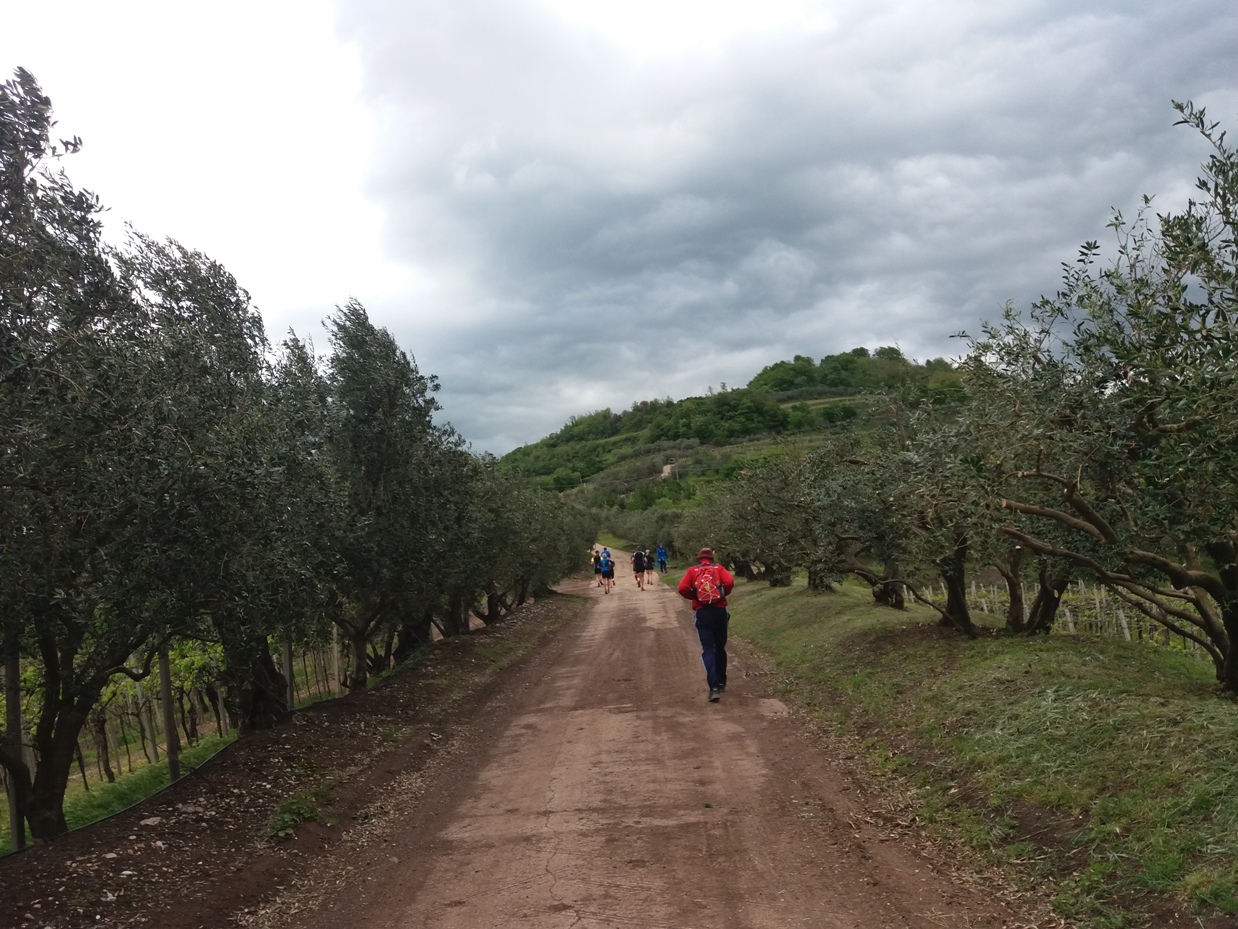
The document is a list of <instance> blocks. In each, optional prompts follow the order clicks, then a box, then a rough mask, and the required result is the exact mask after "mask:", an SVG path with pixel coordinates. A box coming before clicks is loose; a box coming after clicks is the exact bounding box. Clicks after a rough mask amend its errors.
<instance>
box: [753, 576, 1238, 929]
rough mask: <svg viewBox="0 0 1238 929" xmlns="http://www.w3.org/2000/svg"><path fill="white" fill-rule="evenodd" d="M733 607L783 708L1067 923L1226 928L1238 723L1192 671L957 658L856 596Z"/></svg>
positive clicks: (1020, 651) (984, 653) (786, 593)
mask: <svg viewBox="0 0 1238 929" xmlns="http://www.w3.org/2000/svg"><path fill="white" fill-rule="evenodd" d="M731 604H732V614H733V620H732V630H733V632H734V634H736V635H739V636H742V637H743V638H745V639H747V640H748V641H750V642H753V643H754V644H756V645H757V647H758V648H759V649H760V650H761V651H762V652H764V653H765V654H766V655H767V656H768V658H769V660H770V661H771V662H772V663H773V665H774V666H775V668H776V669H777V671H778V672H779V676H780V678H781V679H782V680H783V681H784V682H786V683H785V684H784V688H785V690H786V691H787V695H788V697H790V698H791V699H792V700H793V701H794V702H796V703H798V704H800V705H801V706H802V707H804V708H805V709H807V710H808V711H810V712H812V713H813V714H814V715H815V716H816V717H817V718H818V719H819V720H820V721H821V722H823V723H824V724H825V725H826V726H828V727H830V728H832V729H834V730H835V731H838V732H843V733H849V734H854V735H858V736H860V737H862V738H865V739H866V740H867V744H868V746H869V748H870V750H871V752H872V755H873V757H874V758H875V759H878V760H880V761H882V762H883V763H884V764H885V765H886V767H888V768H894V769H897V773H898V776H899V777H900V778H902V779H904V780H905V782H906V783H907V785H908V792H909V793H910V794H911V796H913V797H914V799H915V802H916V803H917V804H918V806H919V810H920V815H921V817H922V818H923V819H925V820H926V821H928V822H930V823H937V824H940V825H941V826H942V827H943V828H946V829H949V830H951V831H952V832H953V833H954V834H959V833H960V832H962V833H963V834H964V835H965V836H966V837H967V839H968V840H969V841H970V842H972V844H973V845H974V846H975V847H976V848H977V849H978V850H979V851H982V852H983V853H984V854H985V855H987V856H990V857H991V858H992V859H995V860H999V861H1002V862H1004V863H1006V864H1007V865H1008V866H1009V867H1010V868H1011V870H1012V871H1014V872H1016V873H1017V874H1021V875H1022V876H1023V877H1024V878H1025V879H1026V880H1028V881H1035V882H1038V883H1043V882H1045V881H1050V882H1051V883H1052V886H1053V887H1054V889H1055V892H1056V906H1057V908H1058V910H1059V911H1060V912H1061V913H1062V915H1063V916H1066V917H1067V918H1069V919H1071V920H1074V921H1076V922H1078V923H1079V924H1080V925H1086V926H1091V927H1098V929H1099V927H1106V929H1113V927H1126V926H1137V925H1142V924H1145V923H1147V922H1148V920H1149V918H1151V917H1150V915H1149V914H1152V913H1155V912H1157V911H1158V908H1161V907H1163V906H1164V905H1165V904H1166V903H1170V904H1173V905H1176V906H1179V907H1186V908H1191V909H1193V910H1194V911H1195V912H1198V913H1199V914H1200V915H1201V916H1205V918H1206V917H1207V915H1209V914H1211V915H1215V914H1231V915H1232V914H1236V913H1238V706H1235V704H1234V703H1233V702H1232V701H1230V700H1227V699H1223V698H1220V697H1218V696H1217V694H1216V690H1215V686H1214V682H1213V679H1212V670H1211V666H1210V665H1209V664H1207V663H1206V662H1202V661H1199V660H1196V659H1194V658H1191V657H1189V656H1185V655H1183V654H1181V653H1178V652H1175V651H1172V650H1169V649H1164V648H1157V647H1155V646H1151V645H1146V644H1141V643H1137V642H1136V643H1129V642H1124V641H1121V640H1116V639H1110V638H1100V637H1087V636H1070V635H1056V634H1055V635H1052V636H1048V637H1038V638H1035V639H1024V638H1013V637H1003V636H997V635H985V636H982V637H981V638H979V639H978V640H975V641H967V640H965V639H963V638H961V637H959V636H957V635H955V634H953V633H950V632H948V631H944V630H939V629H938V628H937V627H936V626H935V624H934V617H933V616H932V615H930V614H929V613H927V612H923V611H919V610H909V611H908V612H906V613H899V612H895V611H893V610H888V609H884V608H879V607H875V606H874V605H873V604H872V598H871V596H870V595H869V593H868V590H867V589H866V588H860V587H858V586H857V587H844V588H843V589H842V590H841V591H840V592H839V593H836V594H827V595H822V596H814V595H811V594H809V593H808V591H807V590H806V589H805V588H804V587H803V586H794V587H791V588H783V589H771V588H768V587H766V586H765V585H760V584H743V583H741V584H740V585H739V588H738V590H737V592H736V596H735V597H733V598H732V601H731ZM963 798H966V800H964V799H963ZM1161 912H1163V909H1162V910H1161ZM1201 925H1203V924H1202V923H1201Z"/></svg>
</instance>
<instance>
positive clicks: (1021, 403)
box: [973, 104, 1238, 690]
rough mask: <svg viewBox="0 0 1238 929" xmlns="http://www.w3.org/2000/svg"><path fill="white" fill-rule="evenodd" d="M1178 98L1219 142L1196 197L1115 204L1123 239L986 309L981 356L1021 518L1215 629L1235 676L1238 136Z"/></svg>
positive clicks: (1173, 617) (1164, 616)
mask: <svg viewBox="0 0 1238 929" xmlns="http://www.w3.org/2000/svg"><path fill="white" fill-rule="evenodd" d="M1176 106H1177V108H1178V110H1179V112H1180V113H1181V115H1182V120H1181V122H1182V123H1185V124H1186V125H1189V126H1191V127H1193V128H1194V129H1195V130H1196V131H1198V132H1199V133H1200V134H1201V136H1202V137H1203V138H1204V139H1205V140H1206V141H1207V142H1208V143H1209V144H1210V145H1211V147H1212V154H1211V155H1210V157H1209V159H1208V161H1207V162H1206V163H1205V165H1204V166H1203V173H1202V175H1201V176H1200V178H1199V179H1198V184H1197V188H1198V191H1199V193H1200V196H1199V198H1198V199H1193V200H1191V201H1190V202H1189V203H1188V204H1187V205H1186V206H1185V207H1184V208H1183V209H1181V210H1179V211H1177V212H1171V213H1166V214H1162V215H1157V214H1154V213H1153V212H1152V210H1151V204H1150V201H1146V200H1145V203H1144V207H1143V209H1142V210H1141V211H1140V213H1139V214H1138V216H1137V217H1136V218H1135V220H1134V221H1133V222H1128V221H1127V220H1126V219H1125V218H1124V217H1122V216H1121V215H1120V214H1116V215H1115V216H1114V219H1113V222H1112V223H1111V227H1112V228H1113V230H1114V231H1115V234H1116V237H1117V246H1116V251H1115V254H1114V257H1113V258H1112V259H1111V260H1109V261H1105V260H1104V259H1103V257H1102V254H1101V250H1100V247H1099V246H1098V245H1097V244H1096V243H1087V244H1086V245H1085V246H1084V247H1083V249H1082V250H1081V252H1080V256H1079V260H1078V261H1077V262H1076V264H1075V265H1074V266H1073V267H1071V268H1069V269H1068V270H1067V273H1066V274H1065V277H1064V282H1063V286H1062V289H1061V290H1060V291H1059V292H1058V293H1057V294H1056V295H1055V296H1054V297H1052V298H1048V299H1045V300H1043V301H1041V302H1040V303H1039V304H1037V305H1036V306H1034V307H1033V308H1032V309H1031V310H1030V311H1029V312H1028V313H1027V314H1026V317H1024V316H1021V315H1019V314H1016V313H1014V312H1010V313H1008V314H1007V316H1006V318H1005V319H1004V320H1003V322H1002V323H1001V324H999V325H995V326H991V327H988V329H987V331H986V332H985V333H984V336H983V338H981V339H978V340H976V342H975V344H974V346H973V360H974V362H975V363H976V364H977V365H987V366H989V367H991V368H993V369H994V371H995V372H996V376H994V377H993V378H991V380H990V384H991V385H993V386H995V387H999V388H1001V389H1003V390H1006V391H1007V392H1008V394H1007V399H1006V400H1005V401H1004V402H1003V407H1004V409H1005V410H1006V411H1007V415H1006V417H1005V420H1004V422H1003V423H1002V427H1003V428H1004V429H1005V430H1006V433H1005V434H1006V435H1007V437H1008V439H1009V440H1010V444H1011V458H1012V464H1011V468H1010V478H1009V480H1008V481H1007V482H1006V485H1005V487H1004V499H1003V501H1002V502H1003V506H1004V508H1005V509H1006V510H1007V511H1008V512H1010V513H1013V514H1018V515H1019V516H1021V517H1023V518H1024V520H1025V521H1024V523H1023V524H1015V523H1014V522H1011V523H1010V524H1008V525H1007V526H1006V527H1005V531H1006V533H1007V534H1008V535H1009V536H1010V537H1011V538H1013V539H1015V540H1017V541H1019V542H1020V543H1021V544H1024V545H1026V546H1027V547H1028V548H1030V549H1031V550H1032V551H1035V552H1036V553H1038V554H1040V555H1043V556H1046V557H1052V558H1057V559H1062V560H1064V561H1067V562H1069V563H1071V564H1073V565H1074V566H1076V567H1077V568H1078V569H1080V570H1086V571H1089V572H1091V573H1093V574H1094V575H1095V576H1096V577H1098V578H1099V579H1100V580H1101V581H1102V582H1104V583H1106V584H1108V585H1109V586H1110V587H1111V588H1113V589H1114V590H1115V591H1116V592H1117V593H1118V595H1119V596H1121V597H1122V598H1123V599H1125V600H1126V601H1127V602H1128V603H1129V604H1130V605H1131V606H1132V607H1134V608H1136V609H1138V610H1140V611H1142V612H1143V613H1145V614H1146V615H1148V616H1149V617H1151V618H1152V619H1154V620H1156V621H1158V622H1161V623H1163V624H1165V625H1166V626H1168V627H1169V628H1170V629H1172V630H1173V631H1175V632H1177V633H1178V634H1180V635H1183V636H1185V637H1186V638H1188V639H1193V640H1195V641H1196V642H1198V643H1199V644H1201V645H1202V646H1203V647H1204V648H1206V649H1207V650H1208V651H1209V653H1210V654H1211V655H1212V657H1213V659H1214V662H1215V664H1216V667H1217V674H1218V678H1219V679H1220V680H1221V682H1222V683H1223V684H1224V686H1225V687H1226V688H1227V689H1230V690H1233V689H1238V659H1236V656H1235V654H1234V642H1235V641H1236V637H1238V567H1236V565H1238V526H1236V525H1235V522H1234V514H1235V513H1236V512H1238V487H1236V486H1235V484H1234V482H1233V480H1232V474H1233V470H1234V466H1235V463H1236V462H1238V422H1236V421H1235V419H1234V417H1233V413H1232V411H1233V409H1234V408H1235V402H1236V401H1238V380H1236V379H1235V377H1234V374H1233V371H1234V364H1233V355H1232V352H1233V345H1234V344H1236V340H1238V331H1235V326H1236V319H1235V311H1236V310H1238V307H1236V306H1235V281H1236V280H1238V220H1236V219H1235V217H1236V216H1238V213H1236V211H1235V207H1236V205H1238V154H1236V153H1235V152H1234V150H1233V149H1232V148H1230V147H1229V145H1228V144H1227V143H1226V141H1225V136H1224V133H1222V132H1220V131H1219V130H1218V127H1217V125H1216V124H1215V123H1213V122H1210V121H1209V120H1208V119H1207V117H1206V114H1205V112H1204V111H1203V110H1202V109H1197V108H1195V107H1193V106H1192V105H1190V104H1176ZM1030 488H1034V489H1030ZM1046 488H1047V489H1050V490H1051V491H1052V493H1053V499H1051V500H1045V499H1044V498H1043V493H1044V490H1045V489H1046ZM1038 493H1039V494H1041V495H1042V497H1041V499H1037V498H1036V494H1038ZM1027 520H1031V521H1032V522H1030V523H1029V522H1027ZM1043 527H1052V529H1051V533H1052V535H1051V534H1050V531H1046V530H1045V529H1044V528H1043Z"/></svg>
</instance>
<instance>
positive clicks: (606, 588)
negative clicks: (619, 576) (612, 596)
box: [602, 548, 615, 593]
mask: <svg viewBox="0 0 1238 929" xmlns="http://www.w3.org/2000/svg"><path fill="white" fill-rule="evenodd" d="M613 583H615V562H614V559H613V558H611V557H610V549H608V548H604V549H602V591H603V592H604V593H610V585H611V584H613Z"/></svg>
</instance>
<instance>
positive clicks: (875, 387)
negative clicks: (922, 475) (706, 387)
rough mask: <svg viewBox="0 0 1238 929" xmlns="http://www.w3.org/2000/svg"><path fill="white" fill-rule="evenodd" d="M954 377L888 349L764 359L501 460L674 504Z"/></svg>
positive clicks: (611, 496)
mask: <svg viewBox="0 0 1238 929" xmlns="http://www.w3.org/2000/svg"><path fill="white" fill-rule="evenodd" d="M957 382H958V374H957V372H956V371H955V370H954V369H953V367H952V366H951V365H950V364H949V362H947V361H945V360H944V359H940V358H937V359H932V360H930V361H928V362H926V363H924V364H919V363H917V362H915V361H912V360H909V359H907V358H905V357H904V356H903V354H902V352H901V351H899V349H897V348H894V347H888V346H887V347H883V348H878V349H877V350H876V351H874V352H869V350H868V349H866V348H855V349H852V350H851V351H848V352H843V353H841V354H837V355H827V356H825V357H823V358H822V359H820V361H814V360H813V359H812V358H810V357H807V356H804V355H796V356H795V357H794V358H793V359H792V360H791V361H779V362H776V363H774V364H771V365H768V366H767V367H765V368H764V369H762V370H761V371H760V372H759V373H758V374H757V375H756V376H754V377H753V378H752V379H751V380H750V381H749V382H748V383H747V384H746V385H745V386H744V387H740V388H732V389H724V390H722V391H719V392H717V393H710V394H709V395H708V396H704V397H687V398H685V399H682V400H672V399H670V398H666V399H663V400H642V401H638V402H636V403H633V404H632V406H631V408H630V409H627V410H620V411H617V412H616V411H613V410H611V409H603V410H597V411H595V412H592V413H588V414H583V415H580V416H576V417H573V418H572V419H571V420H570V421H569V422H568V423H567V424H566V425H565V426H564V427H563V428H562V429H560V430H559V431H558V432H555V433H554V434H552V435H549V436H547V437H546V438H544V439H541V440H540V441H538V442H535V443H533V444H532V445H525V446H522V447H521V448H517V449H515V450H513V451H512V452H510V453H508V454H507V455H506V456H504V457H503V459H502V461H501V466H502V467H503V468H505V469H508V470H511V471H518V472H520V473H521V474H523V475H525V476H528V477H531V478H533V479H534V480H535V482H536V483H538V484H540V485H541V486H542V487H544V488H546V489H549V490H555V491H560V492H571V493H572V494H573V495H574V496H577V497H580V498H582V502H585V503H588V504H591V505H593V506H600V507H615V506H620V507H623V508H625V509H627V508H631V509H638V510H639V509H644V508H647V507H649V506H652V505H653V504H654V503H655V502H657V501H665V502H666V503H667V504H669V505H672V506H674V505H676V504H679V503H682V502H683V501H684V500H686V499H688V498H691V497H692V496H694V495H695V493H696V487H697V485H698V484H699V483H700V482H701V481H702V480H704V481H709V480H713V479H716V478H717V477H719V476H726V475H727V474H728V473H730V472H732V471H735V470H739V469H742V468H743V467H745V466H746V465H747V464H748V463H750V462H752V461H754V460H757V459H759V458H761V457H762V456H763V455H765V454H766V453H768V451H769V450H770V448H772V447H775V446H778V445H781V444H785V443H786V442H788V441H795V442H797V443H801V444H807V445H811V444H814V443H816V442H820V441H822V440H823V439H825V438H826V437H828V436H831V435H835V434H838V433H840V432H847V431H851V430H855V429H861V428H863V427H864V425H865V423H866V422H868V421H869V420H870V419H871V417H872V416H873V415H874V410H875V409H876V408H877V404H876V399H877V397H879V396H880V395H881V394H883V393H886V392H889V391H898V392H900V393H904V394H906V393H910V394H912V395H916V394H920V395H925V396H927V395H931V394H934V393H942V392H948V391H950V390H951V389H952V388H953V387H954V386H955V385H956V384H957Z"/></svg>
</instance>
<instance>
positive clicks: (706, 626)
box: [696, 606, 731, 690]
mask: <svg viewBox="0 0 1238 929" xmlns="http://www.w3.org/2000/svg"><path fill="white" fill-rule="evenodd" d="M730 620H731V614H730V613H728V612H727V611H726V609H725V608H724V607H720V606H703V607H701V608H700V609H699V610H697V611H696V634H697V635H698V636H699V637H700V640H701V663H702V664H704V665H705V681H706V683H708V684H709V689H710V690H713V689H714V688H715V687H725V686H726V627H727V623H729V622H730Z"/></svg>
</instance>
